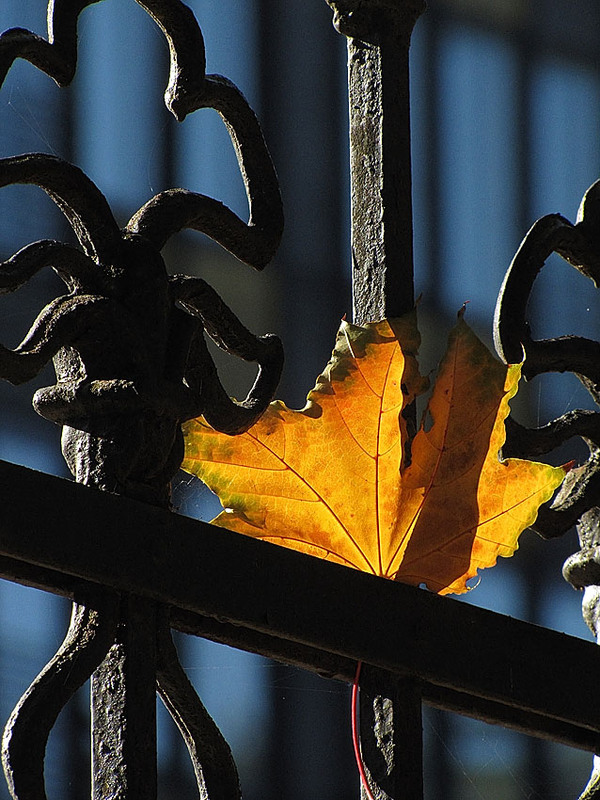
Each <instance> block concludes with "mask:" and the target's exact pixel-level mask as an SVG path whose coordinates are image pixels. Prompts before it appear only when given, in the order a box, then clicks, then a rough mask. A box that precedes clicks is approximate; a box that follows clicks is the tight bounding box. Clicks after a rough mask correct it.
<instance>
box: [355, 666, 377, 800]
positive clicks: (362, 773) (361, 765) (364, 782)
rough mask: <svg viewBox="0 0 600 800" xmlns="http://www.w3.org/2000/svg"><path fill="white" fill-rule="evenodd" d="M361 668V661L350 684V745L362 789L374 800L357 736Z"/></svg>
mask: <svg viewBox="0 0 600 800" xmlns="http://www.w3.org/2000/svg"><path fill="white" fill-rule="evenodd" d="M361 668H362V661H359V662H358V664H357V665H356V674H355V675H354V683H353V684H352V713H351V717H352V744H353V745H354V758H355V759H356V766H357V767H358V774H359V775H360V780H361V783H362V785H363V788H364V790H365V792H366V794H367V797H368V798H369V800H375V798H374V797H373V793H372V791H371V788H370V786H369V779H368V778H367V772H366V770H365V765H364V763H363V760H362V755H361V752H360V741H359V736H358V680H359V678H360V670H361Z"/></svg>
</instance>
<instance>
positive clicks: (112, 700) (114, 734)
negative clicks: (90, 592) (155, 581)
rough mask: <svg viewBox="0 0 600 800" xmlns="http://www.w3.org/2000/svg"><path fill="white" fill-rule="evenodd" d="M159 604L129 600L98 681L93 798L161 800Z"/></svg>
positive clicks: (97, 674) (94, 686) (94, 697)
mask: <svg viewBox="0 0 600 800" xmlns="http://www.w3.org/2000/svg"><path fill="white" fill-rule="evenodd" d="M157 621H158V620H157V604H156V603H153V602H152V601H149V600H143V599H141V598H138V597H133V596H124V597H123V600H122V604H121V616H120V621H119V626H118V629H117V635H116V638H115V642H114V644H113V645H112V647H111V648H110V650H109V651H108V654H107V656H106V658H105V659H104V661H103V662H102V664H101V665H100V667H99V668H98V669H97V670H96V672H95V673H94V675H93V676H92V778H93V788H92V798H93V800H106V798H108V797H110V798H111V800H153V799H154V798H156V791H157V776H156V634H157Z"/></svg>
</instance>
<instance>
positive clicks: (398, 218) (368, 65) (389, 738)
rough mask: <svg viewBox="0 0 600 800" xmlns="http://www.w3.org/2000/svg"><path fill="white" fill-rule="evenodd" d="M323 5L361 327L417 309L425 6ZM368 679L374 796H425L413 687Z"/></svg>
mask: <svg viewBox="0 0 600 800" xmlns="http://www.w3.org/2000/svg"><path fill="white" fill-rule="evenodd" d="M327 2H328V3H329V5H330V6H331V7H332V9H333V11H334V25H335V27H336V28H337V30H338V31H339V32H340V33H342V34H344V35H346V36H347V37H348V100H349V110H350V181H351V215H352V233H351V238H352V262H353V263H352V292H353V318H354V322H355V323H356V324H359V325H360V324H364V323H365V322H370V321H375V320H381V319H383V318H384V317H395V316H399V315H401V314H404V313H406V312H408V311H410V310H411V309H412V308H413V304H414V279H413V246H412V195H411V192H412V186H411V158H410V105H409V72H408V51H409V45H410V37H411V34H412V30H413V28H414V25H415V23H416V21H417V19H418V17H419V15H420V14H421V13H422V12H423V10H424V2H423V0H327ZM372 677H373V676H372V675H371V671H370V670H369V669H368V668H365V669H364V670H363V677H362V680H361V702H360V708H361V721H360V736H361V748H362V752H363V757H364V761H365V766H366V769H367V772H368V774H369V777H370V779H371V790H372V792H373V796H374V797H375V798H376V800H400V798H402V800H422V798H423V769H422V758H423V756H422V720H421V696H420V692H419V689H418V686H417V685H416V683H415V682H414V681H411V680H410V679H406V680H403V681H401V682H396V681H390V680H389V679H388V680H387V681H384V682H383V684H382V683H381V678H380V682H379V686H378V688H377V689H375V688H373V689H371V688H370V686H371V685H373V686H375V683H373V684H372ZM382 686H383V691H382ZM362 796H363V798H365V797H366V793H365V791H364V788H363V790H362Z"/></svg>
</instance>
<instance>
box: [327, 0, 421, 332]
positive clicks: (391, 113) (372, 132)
mask: <svg viewBox="0 0 600 800" xmlns="http://www.w3.org/2000/svg"><path fill="white" fill-rule="evenodd" d="M329 5H330V6H331V7H332V8H333V10H334V25H335V26H336V28H337V30H338V31H339V32H340V33H343V34H345V35H346V36H348V99H349V112H350V180H351V216H352V234H351V235H352V242H351V244H352V261H353V264H352V286H353V307H354V311H353V319H354V322H355V323H357V324H359V325H360V324H363V323H365V322H372V321H374V320H379V319H383V318H384V317H394V316H399V315H401V314H403V313H406V312H407V311H410V310H411V309H412V307H413V302H414V297H413V295H414V288H413V268H412V197H411V189H412V183H411V161H410V123H409V116H410V115H409V111H410V109H409V76H408V50H409V44H410V36H411V33H412V30H413V27H414V24H415V22H416V20H417V18H418V16H419V15H420V13H421V12H422V11H423V10H424V8H425V4H424V3H423V2H419V0H414V2H393V0H387V2H383V0H370V2H364V1H361V2H358V0H349V1H346V2H329Z"/></svg>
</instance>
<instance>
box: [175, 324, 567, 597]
mask: <svg viewBox="0 0 600 800" xmlns="http://www.w3.org/2000/svg"><path fill="white" fill-rule="evenodd" d="M418 345H419V334H418V331H417V328H416V316H415V314H411V315H408V316H406V317H403V318H402V319H397V320H389V321H387V320H384V321H382V322H377V323H371V324H367V325H365V326H364V327H358V326H355V325H351V324H349V323H347V322H345V321H344V322H342V325H341V327H340V329H339V331H338V335H337V339H336V344H335V348H334V351H333V354H332V357H331V360H330V361H329V363H328V365H327V367H326V368H325V370H324V372H323V374H322V375H320V376H319V378H318V379H317V384H316V386H315V388H314V389H312V391H311V392H310V393H309V394H308V398H307V404H306V406H305V407H304V408H303V409H302V410H299V411H295V410H291V409H289V408H287V407H286V406H285V405H284V403H282V402H280V401H275V402H273V403H271V405H270V406H269V408H268V409H267V411H266V412H265V414H264V415H263V417H262V418H261V419H260V420H259V422H258V423H256V425H254V426H253V427H252V428H251V429H250V430H249V431H247V432H246V433H244V434H241V435H239V436H235V437H230V436H227V435H225V434H221V433H218V432H216V431H214V430H213V429H212V428H211V427H210V426H209V425H208V424H207V423H206V422H205V421H204V420H203V419H197V420H193V421H191V422H189V423H187V424H186V425H185V426H184V435H185V440H186V457H185V460H184V463H183V468H184V469H185V470H186V471H188V472H190V473H192V474H194V475H197V476H198V477H199V478H201V479H202V481H204V483H206V484H207V485H208V486H209V487H210V488H211V489H212V491H213V492H215V493H216V494H217V495H218V496H219V498H220V500H221V502H222V504H223V507H224V509H225V510H224V511H223V512H222V513H221V514H220V515H219V516H218V517H217V518H216V519H215V520H213V524H215V525H219V526H221V527H223V528H228V529H229V530H233V531H237V532H239V533H244V534H247V535H249V536H253V537H255V538H259V539H264V540H266V541H270V542H275V543H277V544H281V545H285V546H286V547H291V548H293V549H295V550H300V551H302V552H304V553H310V554H311V555H314V556H319V557H321V558H326V559H329V560H331V561H335V562H338V563H340V564H345V565H347V566H350V567H355V568H356V569H360V570H364V571H367V572H372V573H374V574H376V575H380V576H382V577H385V578H391V579H395V580H399V581H402V582H403V583H410V584H413V585H420V584H426V585H427V587H428V588H429V589H431V590H433V591H436V592H438V593H440V594H447V593H450V592H453V593H460V592H464V591H466V590H467V581H468V580H469V578H472V577H473V576H475V575H476V574H477V570H478V569H481V568H484V567H490V566H493V565H494V564H495V563H496V559H497V557H498V556H511V555H512V554H513V552H514V551H515V550H516V548H517V546H518V545H517V540H518V537H519V535H520V533H521V532H522V531H523V530H524V529H525V528H526V527H528V526H529V525H531V524H532V523H533V522H534V520H535V518H536V516H537V511H538V508H539V506H540V505H541V504H542V503H544V502H545V501H546V500H548V499H549V498H550V497H551V496H552V494H553V492H554V490H555V489H556V487H557V486H558V485H559V484H560V483H561V481H562V479H563V478H564V475H565V470H564V469H563V468H558V467H550V466H548V465H546V464H538V463H535V462H531V461H525V460H521V459H507V460H506V461H501V460H500V459H499V456H498V452H499V450H500V448H501V447H502V445H503V443H504V439H505V431H504V420H505V418H506V417H507V416H508V413H509V400H510V399H511V398H512V397H513V396H514V394H515V393H516V391H517V386H518V382H519V378H520V372H521V368H520V365H513V366H509V367H507V366H505V365H503V364H501V363H500V362H499V361H497V360H496V359H495V358H494V357H493V356H492V354H491V353H490V352H489V350H488V349H487V348H486V347H485V345H483V343H482V342H481V341H480V340H479V339H478V338H477V337H476V336H475V334H474V333H473V332H472V331H471V329H470V328H469V327H468V325H467V324H466V323H465V322H464V320H463V319H462V314H461V315H459V320H458V323H457V325H456V326H455V328H454V329H453V330H452V332H451V334H450V337H449V341H448V348H447V351H446V354H445V356H444V358H443V360H442V363H441V365H440V368H439V372H438V377H437V380H436V383H435V386H434V389H433V393H432V396H431V398H430V400H429V404H428V406H427V410H426V413H425V414H424V423H423V424H422V425H421V427H420V429H419V430H418V432H417V433H416V435H415V436H414V438H412V440H411V439H410V437H409V433H408V430H407V423H406V420H405V416H404V412H405V410H406V409H407V407H408V406H409V405H410V404H411V403H412V402H413V401H414V400H415V398H416V397H417V396H418V395H420V394H422V393H423V392H424V391H426V389H427V386H428V381H427V380H426V379H425V378H423V377H422V376H421V375H420V374H419V370H418V365H417V360H416V352H417V348H418Z"/></svg>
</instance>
